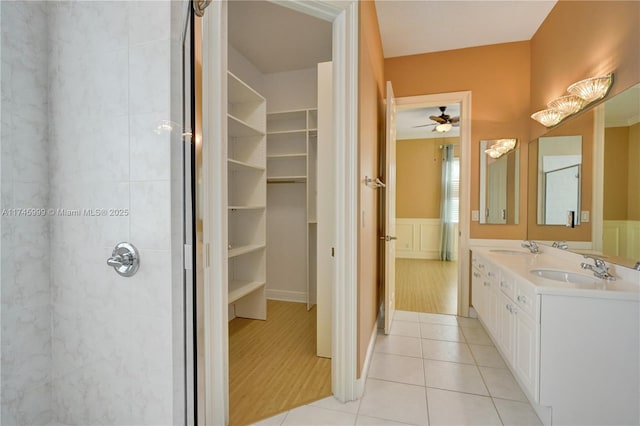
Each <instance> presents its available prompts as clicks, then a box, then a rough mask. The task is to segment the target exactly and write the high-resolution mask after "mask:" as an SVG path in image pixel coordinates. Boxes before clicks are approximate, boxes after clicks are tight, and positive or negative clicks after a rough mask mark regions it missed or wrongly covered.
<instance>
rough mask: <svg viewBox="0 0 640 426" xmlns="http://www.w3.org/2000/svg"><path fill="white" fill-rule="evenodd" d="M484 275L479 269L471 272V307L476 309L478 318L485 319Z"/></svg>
mask: <svg viewBox="0 0 640 426" xmlns="http://www.w3.org/2000/svg"><path fill="white" fill-rule="evenodd" d="M483 275H484V274H483V273H482V272H480V271H479V270H478V269H477V268H473V269H472V270H471V305H473V307H474V308H475V310H476V312H477V313H478V316H480V317H483V319H484V315H485V309H484V305H483V303H482V302H483V301H484V288H483V281H484V280H483Z"/></svg>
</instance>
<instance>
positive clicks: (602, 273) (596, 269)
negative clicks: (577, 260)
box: [580, 254, 616, 281]
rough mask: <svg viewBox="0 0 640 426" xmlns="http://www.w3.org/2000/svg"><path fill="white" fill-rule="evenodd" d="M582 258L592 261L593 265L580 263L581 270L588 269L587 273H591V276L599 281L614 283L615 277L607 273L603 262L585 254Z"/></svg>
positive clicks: (607, 269) (607, 270)
mask: <svg viewBox="0 0 640 426" xmlns="http://www.w3.org/2000/svg"><path fill="white" fill-rule="evenodd" d="M584 257H585V258H586V259H593V262H594V264H593V265H592V264H590V263H585V262H582V263H581V264H580V267H581V268H582V269H588V270H589V271H591V272H593V275H595V276H596V277H598V278H600V279H603V280H609V281H615V279H616V277H614V276H613V275H611V274H610V273H609V268H608V267H607V264H606V263H605V261H604V260H602V259H600V258H599V257H595V256H590V255H588V254H585V255H584Z"/></svg>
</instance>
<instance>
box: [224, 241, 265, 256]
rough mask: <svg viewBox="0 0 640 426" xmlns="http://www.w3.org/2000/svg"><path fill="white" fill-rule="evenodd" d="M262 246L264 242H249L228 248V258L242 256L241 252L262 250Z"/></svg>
mask: <svg viewBox="0 0 640 426" xmlns="http://www.w3.org/2000/svg"><path fill="white" fill-rule="evenodd" d="M264 247H265V245H264V244H249V245H246V246H240V247H235V248H232V249H230V250H229V259H231V258H232V257H236V256H242V255H243V254H247V253H252V252H254V251H258V250H262V249H263V248H264Z"/></svg>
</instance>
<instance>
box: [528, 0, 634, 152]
mask: <svg viewBox="0 0 640 426" xmlns="http://www.w3.org/2000/svg"><path fill="white" fill-rule="evenodd" d="M639 52H640V2H638V1H570V0H560V1H559V2H558V3H557V4H556V6H555V7H554V8H553V9H552V10H551V13H549V16H547V18H546V19H545V21H544V22H543V23H542V25H541V26H540V28H539V29H538V31H537V32H536V33H535V35H534V36H533V38H532V39H531V107H530V112H529V114H531V113H533V112H535V111H538V110H541V109H544V108H545V106H546V104H547V102H549V101H550V100H552V99H555V98H557V97H559V96H562V95H564V94H565V92H566V89H567V87H568V86H569V85H570V84H571V83H574V82H576V81H579V80H582V79H585V78H588V77H594V76H598V75H604V74H606V73H608V72H614V73H615V75H614V78H615V80H614V83H613V86H612V87H611V92H610V94H609V97H611V96H614V95H615V94H617V93H620V92H622V91H623V90H624V89H626V88H628V87H631V86H632V85H634V84H635V83H637V82H638V81H640V57H639V55H638V54H639ZM543 133H545V129H544V127H543V126H541V125H539V124H537V123H535V122H533V121H532V128H531V138H530V139H534V138H537V137H538V136H540V135H542V134H543Z"/></svg>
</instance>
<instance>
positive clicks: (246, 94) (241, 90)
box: [227, 71, 265, 104]
mask: <svg viewBox="0 0 640 426" xmlns="http://www.w3.org/2000/svg"><path fill="white" fill-rule="evenodd" d="M227 77H228V78H227V84H228V90H227V92H228V96H229V102H231V103H233V104H239V103H251V102H254V103H261V102H264V101H265V99H264V97H262V95H260V94H259V93H258V92H256V91H255V90H253V89H252V88H251V87H249V86H248V85H247V84H246V83H245V82H244V81H242V80H240V79H239V78H238V77H236V76H235V75H234V74H233V73H232V72H230V71H227Z"/></svg>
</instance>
